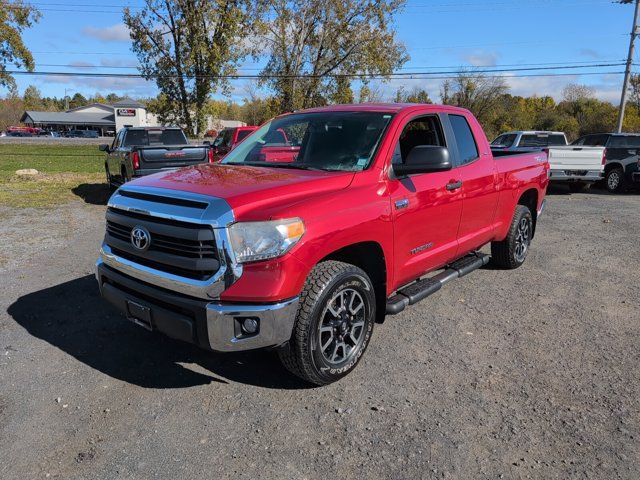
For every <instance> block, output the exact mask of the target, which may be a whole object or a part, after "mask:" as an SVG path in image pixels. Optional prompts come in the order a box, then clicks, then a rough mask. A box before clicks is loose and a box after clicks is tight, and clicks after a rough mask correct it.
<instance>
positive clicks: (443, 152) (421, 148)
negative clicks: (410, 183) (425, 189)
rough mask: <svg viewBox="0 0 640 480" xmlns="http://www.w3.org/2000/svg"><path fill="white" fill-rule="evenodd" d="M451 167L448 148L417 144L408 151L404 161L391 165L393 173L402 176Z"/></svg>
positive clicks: (449, 168)
mask: <svg viewBox="0 0 640 480" xmlns="http://www.w3.org/2000/svg"><path fill="white" fill-rule="evenodd" d="M452 168H453V166H452V165H451V160H450V158H449V149H448V148H446V147H436V146H433V145H418V146H417V147H413V149H412V150H411V151H410V152H409V156H408V157H407V160H406V161H405V162H404V163H397V164H395V165H393V173H395V175H396V176H398V177H404V176H406V175H411V174H414V173H430V172H444V171H446V170H451V169H452Z"/></svg>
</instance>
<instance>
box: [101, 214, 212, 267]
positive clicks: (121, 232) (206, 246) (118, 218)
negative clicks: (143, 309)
mask: <svg viewBox="0 0 640 480" xmlns="http://www.w3.org/2000/svg"><path fill="white" fill-rule="evenodd" d="M106 218H107V228H106V235H105V244H107V245H108V246H109V247H111V248H112V249H113V250H114V253H117V254H119V255H120V256H122V257H124V258H127V259H129V260H131V261H135V262H138V263H140V264H142V265H146V266H148V267H151V268H155V269H158V270H162V271H166V272H169V273H173V274H176V275H181V276H184V277H188V278H192V279H197V280H204V279H207V278H209V277H211V276H212V275H214V274H215V273H216V272H217V271H218V269H219V268H220V262H219V259H218V251H217V247H216V240H215V236H214V233H213V229H212V228H211V227H210V226H207V225H202V224H195V223H193V224H192V223H187V222H181V221H176V220H170V219H164V218H156V217H153V216H150V215H144V214H139V213H135V212H128V211H123V210H118V209H116V208H109V209H108V210H107V214H106ZM135 227H143V228H144V229H146V230H147V231H148V232H149V236H150V242H149V246H148V248H147V249H146V250H144V251H141V250H139V249H137V248H136V247H135V246H134V245H133V243H132V241H131V231H132V230H133V229H134V228H135Z"/></svg>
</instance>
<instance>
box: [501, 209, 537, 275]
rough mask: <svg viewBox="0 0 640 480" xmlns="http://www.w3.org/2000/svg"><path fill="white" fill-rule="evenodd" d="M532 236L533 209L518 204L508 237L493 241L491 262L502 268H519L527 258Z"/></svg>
mask: <svg viewBox="0 0 640 480" xmlns="http://www.w3.org/2000/svg"><path fill="white" fill-rule="evenodd" d="M532 238H533V217H532V216H531V211H530V210H529V208H527V207H525V206H524V205H517V206H516V211H515V214H514V215H513V220H511V226H510V227H509V233H508V234H507V238H505V239H504V240H503V241H501V242H493V243H491V262H492V263H493V264H494V265H496V266H498V267H500V268H506V269H514V268H518V267H519V266H520V265H522V264H523V263H524V261H525V259H526V258H527V253H529V246H530V245H531V239H532Z"/></svg>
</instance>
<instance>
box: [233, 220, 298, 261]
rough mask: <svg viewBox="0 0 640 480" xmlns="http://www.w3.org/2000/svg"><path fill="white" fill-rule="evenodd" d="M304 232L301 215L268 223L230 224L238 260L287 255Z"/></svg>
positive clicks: (264, 258)
mask: <svg viewBox="0 0 640 480" xmlns="http://www.w3.org/2000/svg"><path fill="white" fill-rule="evenodd" d="M302 235H304V223H302V220H301V219H299V218H289V219H286V220H273V221H269V222H239V223H234V224H233V225H231V226H230V227H229V236H230V237H231V246H232V247H233V251H234V253H235V255H236V261H237V262H239V263H244V262H253V261H256V260H266V259H268V258H275V257H279V256H280V255H283V254H285V253H286V252H287V251H288V250H289V249H290V248H291V247H292V246H294V245H295V244H296V243H297V242H298V240H300V239H301V238H302Z"/></svg>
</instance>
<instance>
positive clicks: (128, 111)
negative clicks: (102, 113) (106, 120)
mask: <svg viewBox="0 0 640 480" xmlns="http://www.w3.org/2000/svg"><path fill="white" fill-rule="evenodd" d="M116 112H117V114H118V116H119V117H135V116H136V109H135V108H118V110H116Z"/></svg>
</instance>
